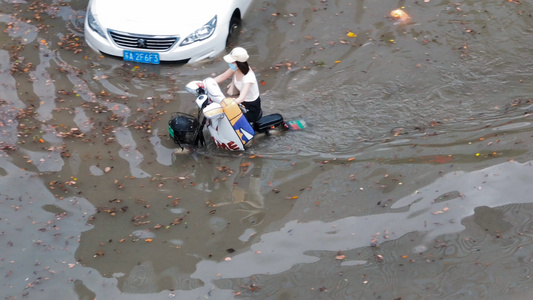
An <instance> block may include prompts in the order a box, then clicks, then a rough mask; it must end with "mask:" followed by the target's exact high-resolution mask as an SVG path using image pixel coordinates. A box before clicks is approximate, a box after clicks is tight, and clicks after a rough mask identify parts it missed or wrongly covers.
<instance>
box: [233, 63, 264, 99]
mask: <svg viewBox="0 0 533 300" xmlns="http://www.w3.org/2000/svg"><path fill="white" fill-rule="evenodd" d="M235 73H237V72H235ZM233 83H234V84H235V87H236V88H237V89H238V90H239V91H241V90H242V87H243V86H244V84H245V83H251V84H252V86H251V87H250V90H249V91H248V95H246V98H245V99H244V101H246V102H252V101H255V100H256V99H257V98H258V97H259V86H258V85H257V78H256V77H255V73H254V71H253V70H252V69H251V68H250V69H249V70H248V74H246V75H244V76H243V77H242V81H238V80H237V76H236V74H233Z"/></svg>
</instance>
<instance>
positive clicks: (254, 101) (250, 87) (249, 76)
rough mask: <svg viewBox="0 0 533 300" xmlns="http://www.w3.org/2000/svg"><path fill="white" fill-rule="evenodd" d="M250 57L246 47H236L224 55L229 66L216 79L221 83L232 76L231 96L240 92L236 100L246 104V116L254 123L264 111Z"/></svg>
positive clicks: (229, 90)
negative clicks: (250, 64) (249, 63)
mask: <svg viewBox="0 0 533 300" xmlns="http://www.w3.org/2000/svg"><path fill="white" fill-rule="evenodd" d="M248 58H249V55H248V52H247V51H246V49H244V48H242V47H236V48H234V49H233V50H232V51H231V52H230V53H229V54H228V55H226V56H224V60H225V61H226V62H227V63H228V65H229V68H228V69H227V70H226V71H225V72H224V73H222V74H220V75H218V76H217V77H215V81H216V82H217V83H218V84H220V83H222V82H224V81H225V80H227V79H228V78H230V77H231V83H230V84H229V86H228V94H229V96H234V95H236V94H237V93H238V94H239V96H238V97H237V98H236V99H235V102H237V103H238V104H242V105H244V107H245V108H246V110H247V112H246V113H245V114H244V116H245V117H246V119H247V120H248V122H250V123H253V122H255V121H257V120H259V119H261V116H262V115H263V111H262V110H261V97H260V96H259V86H258V84H257V78H256V77H255V73H254V71H253V70H252V68H250V66H249V65H248Z"/></svg>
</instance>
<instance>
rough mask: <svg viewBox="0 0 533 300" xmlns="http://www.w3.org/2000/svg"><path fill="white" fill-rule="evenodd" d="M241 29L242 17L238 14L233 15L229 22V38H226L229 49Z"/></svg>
mask: <svg viewBox="0 0 533 300" xmlns="http://www.w3.org/2000/svg"><path fill="white" fill-rule="evenodd" d="M240 27H241V17H240V16H239V15H238V12H235V13H233V16H231V19H230V21H229V31H228V37H227V38H226V47H229V46H230V45H231V43H232V42H233V41H235V39H236V38H237V36H238V35H239V28H240Z"/></svg>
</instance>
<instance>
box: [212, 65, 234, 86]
mask: <svg viewBox="0 0 533 300" xmlns="http://www.w3.org/2000/svg"><path fill="white" fill-rule="evenodd" d="M234 72H235V71H233V70H232V69H230V68H228V69H227V70H226V72H224V73H222V74H220V75H218V76H217V77H215V81H216V82H217V83H218V84H220V83H222V82H224V80H226V79H228V78H230V77H231V75H233V73H234Z"/></svg>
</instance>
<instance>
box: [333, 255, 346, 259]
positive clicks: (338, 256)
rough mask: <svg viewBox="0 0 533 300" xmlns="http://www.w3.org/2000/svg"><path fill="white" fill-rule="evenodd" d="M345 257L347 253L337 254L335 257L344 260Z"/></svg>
mask: <svg viewBox="0 0 533 300" xmlns="http://www.w3.org/2000/svg"><path fill="white" fill-rule="evenodd" d="M345 258H346V255H342V254H341V255H337V256H335V259H337V260H343V259H345Z"/></svg>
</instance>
